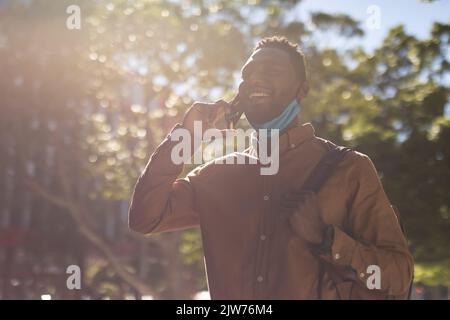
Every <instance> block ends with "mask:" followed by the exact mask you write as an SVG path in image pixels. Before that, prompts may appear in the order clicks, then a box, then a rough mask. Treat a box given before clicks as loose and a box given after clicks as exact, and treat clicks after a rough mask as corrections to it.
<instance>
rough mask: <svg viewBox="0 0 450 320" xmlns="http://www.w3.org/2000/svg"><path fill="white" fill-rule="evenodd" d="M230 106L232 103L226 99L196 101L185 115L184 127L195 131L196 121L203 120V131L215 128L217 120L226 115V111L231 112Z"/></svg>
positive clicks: (192, 131)
mask: <svg viewBox="0 0 450 320" xmlns="http://www.w3.org/2000/svg"><path fill="white" fill-rule="evenodd" d="M230 108H231V106H230V104H229V103H228V102H226V101H224V100H217V101H216V102H214V103H203V102H195V103H194V104H193V105H192V106H191V107H190V108H189V109H188V111H187V112H186V114H185V115H184V119H183V127H185V128H186V129H188V130H189V131H190V132H191V134H193V133H194V121H201V123H202V130H203V132H204V131H205V130H207V129H209V128H215V126H216V122H217V121H218V120H219V119H220V118H221V117H223V116H224V115H225V112H229V110H230ZM203 132H202V136H203Z"/></svg>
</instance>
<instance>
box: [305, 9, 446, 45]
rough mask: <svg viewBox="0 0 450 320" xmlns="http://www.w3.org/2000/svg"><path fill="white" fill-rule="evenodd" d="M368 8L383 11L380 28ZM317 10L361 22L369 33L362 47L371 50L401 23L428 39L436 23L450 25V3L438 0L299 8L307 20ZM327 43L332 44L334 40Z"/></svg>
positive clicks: (359, 41) (360, 41)
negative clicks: (346, 15) (342, 14)
mask: <svg viewBox="0 0 450 320" xmlns="http://www.w3.org/2000/svg"><path fill="white" fill-rule="evenodd" d="M371 6H376V7H371ZM368 8H370V9H369V10H378V9H379V11H378V12H379V17H380V20H379V21H380V23H379V29H377V28H374V27H373V26H375V25H374V24H373V21H374V20H373V19H374V17H375V15H374V12H375V11H370V12H369V13H368V12H367V10H368ZM374 8H375V9H374ZM314 11H321V12H326V13H332V14H336V13H345V14H348V15H350V16H351V17H353V18H354V19H355V20H358V21H361V22H362V23H361V27H362V28H363V29H364V31H365V33H366V34H365V37H364V38H362V39H360V40H358V44H359V45H362V46H363V47H364V48H365V49H367V50H369V51H371V50H372V49H373V48H375V47H377V46H378V45H379V44H380V43H381V42H382V40H383V38H384V37H385V36H386V34H387V33H388V31H389V29H391V28H392V27H394V26H396V25H398V24H403V25H405V29H406V32H407V33H410V34H414V35H416V36H417V37H419V38H425V37H427V36H428V35H429V32H430V30H431V26H432V25H433V22H435V21H438V22H447V23H449V22H450V0H437V1H435V2H432V3H425V2H421V1H419V0H303V1H302V2H301V4H300V5H299V6H298V12H297V13H296V16H297V17H298V18H300V19H306V17H308V16H309V12H314ZM368 23H369V24H368ZM370 23H372V24H370ZM370 26H372V27H370ZM324 41H326V42H327V41H328V42H332V41H333V39H325V40H324Z"/></svg>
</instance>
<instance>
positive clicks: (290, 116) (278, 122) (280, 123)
mask: <svg viewBox="0 0 450 320" xmlns="http://www.w3.org/2000/svg"><path fill="white" fill-rule="evenodd" d="M299 112H300V104H299V103H298V102H297V99H294V100H293V101H292V102H291V103H289V104H288V106H287V107H286V108H285V109H284V111H283V112H282V113H281V114H280V115H279V116H278V117H276V118H275V119H272V120H270V121H267V122H265V123H254V122H252V121H250V120H249V119H248V118H247V120H248V122H249V123H250V125H251V126H252V127H253V129H255V130H258V129H278V130H280V131H282V130H284V129H285V128H286V127H287V126H288V125H289V124H290V123H291V121H292V120H294V118H295V117H296V116H297V114H298V113H299Z"/></svg>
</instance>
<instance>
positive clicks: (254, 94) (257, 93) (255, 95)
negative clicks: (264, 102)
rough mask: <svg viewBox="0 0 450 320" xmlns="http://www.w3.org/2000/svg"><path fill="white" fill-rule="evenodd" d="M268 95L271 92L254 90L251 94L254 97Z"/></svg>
mask: <svg viewBox="0 0 450 320" xmlns="http://www.w3.org/2000/svg"><path fill="white" fill-rule="evenodd" d="M268 96H269V94H267V93H265V92H253V93H251V94H250V96H249V97H250V98H253V97H268Z"/></svg>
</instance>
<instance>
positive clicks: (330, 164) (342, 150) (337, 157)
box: [303, 145, 351, 299]
mask: <svg viewBox="0 0 450 320" xmlns="http://www.w3.org/2000/svg"><path fill="white" fill-rule="evenodd" d="M350 151H351V149H350V148H346V147H342V146H337V145H333V146H332V147H331V148H330V149H329V150H328V151H327V152H326V153H325V155H324V156H323V157H322V159H320V161H319V163H318V164H317V165H316V167H315V168H314V169H313V171H312V172H311V174H310V175H309V177H308V178H307V180H306V182H305V184H304V185H303V190H310V191H313V192H316V193H317V192H318V191H319V190H320V188H322V186H323V185H324V184H325V182H326V181H327V180H328V178H329V177H330V176H331V174H332V173H333V170H334V169H335V167H336V166H337V165H338V163H339V162H340V161H341V160H342V159H343V158H344V156H345V155H346V154H347V153H348V152H350ZM323 263H324V262H321V263H319V283H318V285H317V298H318V299H322V286H323V277H324V275H325V266H324V264H323Z"/></svg>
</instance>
